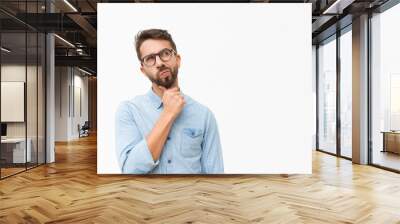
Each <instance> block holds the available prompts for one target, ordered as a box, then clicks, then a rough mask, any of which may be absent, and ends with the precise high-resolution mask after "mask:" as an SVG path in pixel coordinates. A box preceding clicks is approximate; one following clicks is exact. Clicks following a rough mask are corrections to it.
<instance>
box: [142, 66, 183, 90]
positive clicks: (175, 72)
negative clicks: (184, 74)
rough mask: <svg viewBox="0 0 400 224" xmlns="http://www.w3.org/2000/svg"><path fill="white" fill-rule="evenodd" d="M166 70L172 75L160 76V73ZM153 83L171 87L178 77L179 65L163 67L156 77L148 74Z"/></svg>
mask: <svg viewBox="0 0 400 224" xmlns="http://www.w3.org/2000/svg"><path fill="white" fill-rule="evenodd" d="M164 71H169V73H170V75H169V76H167V77H164V78H160V73H161V72H164ZM147 77H148V78H149V79H150V81H151V82H152V83H155V84H157V85H159V86H163V87H165V88H166V89H169V88H170V87H171V86H172V85H173V84H174V83H175V81H176V78H177V77H178V67H174V68H172V69H171V68H168V67H165V66H164V67H161V68H160V69H159V70H158V72H157V74H156V77H152V76H150V75H148V76H147Z"/></svg>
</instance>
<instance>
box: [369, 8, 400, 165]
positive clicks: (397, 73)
mask: <svg viewBox="0 0 400 224" xmlns="http://www.w3.org/2000/svg"><path fill="white" fill-rule="evenodd" d="M399 23H400V4H397V5H395V6H393V7H392V8H390V9H388V10H386V11H383V12H382V13H377V14H373V16H372V18H371V32H370V33H371V60H372V63H371V79H370V86H371V89H370V96H371V98H370V104H371V107H370V108H371V109H370V121H371V125H370V138H371V143H372V144H371V149H370V153H369V154H370V163H372V164H373V165H376V166H379V167H382V168H385V169H390V170H394V171H397V172H400V63H399V58H400V42H399V40H400V33H399V32H398V30H399V29H398V26H399Z"/></svg>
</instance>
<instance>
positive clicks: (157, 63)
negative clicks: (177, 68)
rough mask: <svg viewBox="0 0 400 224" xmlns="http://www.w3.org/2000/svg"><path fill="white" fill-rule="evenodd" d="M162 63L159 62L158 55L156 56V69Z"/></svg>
mask: <svg viewBox="0 0 400 224" xmlns="http://www.w3.org/2000/svg"><path fill="white" fill-rule="evenodd" d="M163 64H164V62H163V61H162V60H161V58H160V55H156V67H160V66H161V65H163Z"/></svg>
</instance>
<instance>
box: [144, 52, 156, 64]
mask: <svg viewBox="0 0 400 224" xmlns="http://www.w3.org/2000/svg"><path fill="white" fill-rule="evenodd" d="M155 59H156V56H155V55H153V54H151V55H148V56H146V57H144V59H143V62H144V63H145V64H147V65H151V64H153V63H154V62H155Z"/></svg>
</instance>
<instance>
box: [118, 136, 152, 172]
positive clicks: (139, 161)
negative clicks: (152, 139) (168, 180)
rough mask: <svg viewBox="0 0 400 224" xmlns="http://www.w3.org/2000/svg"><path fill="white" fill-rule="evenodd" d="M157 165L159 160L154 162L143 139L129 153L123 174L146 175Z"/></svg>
mask: <svg viewBox="0 0 400 224" xmlns="http://www.w3.org/2000/svg"><path fill="white" fill-rule="evenodd" d="M158 163H159V160H157V161H155V162H154V160H153V156H152V155H151V152H150V149H149V148H148V146H147V142H146V139H143V140H142V141H140V142H139V143H138V144H136V146H135V147H134V148H133V149H132V150H131V151H130V152H129V154H128V158H127V159H126V161H125V164H124V169H123V173H130V174H146V173H149V172H151V171H152V170H153V169H154V168H155V167H156V166H157V165H158Z"/></svg>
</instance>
